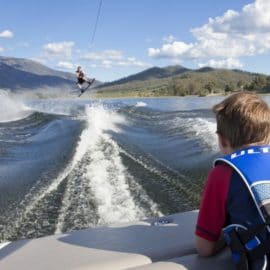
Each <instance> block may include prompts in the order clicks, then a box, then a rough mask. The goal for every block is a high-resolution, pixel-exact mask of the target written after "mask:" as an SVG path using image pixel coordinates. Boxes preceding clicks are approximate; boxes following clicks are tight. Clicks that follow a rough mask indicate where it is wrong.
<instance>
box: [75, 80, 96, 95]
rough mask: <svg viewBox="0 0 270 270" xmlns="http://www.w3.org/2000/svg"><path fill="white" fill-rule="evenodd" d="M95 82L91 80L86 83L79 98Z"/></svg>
mask: <svg viewBox="0 0 270 270" xmlns="http://www.w3.org/2000/svg"><path fill="white" fill-rule="evenodd" d="M94 81H95V78H93V79H92V80H91V81H90V82H87V86H86V87H84V88H81V93H80V94H79V95H78V97H80V96H81V95H82V94H83V93H84V92H85V91H86V90H87V89H88V88H89V87H90V86H91V85H92V84H93V82H94Z"/></svg>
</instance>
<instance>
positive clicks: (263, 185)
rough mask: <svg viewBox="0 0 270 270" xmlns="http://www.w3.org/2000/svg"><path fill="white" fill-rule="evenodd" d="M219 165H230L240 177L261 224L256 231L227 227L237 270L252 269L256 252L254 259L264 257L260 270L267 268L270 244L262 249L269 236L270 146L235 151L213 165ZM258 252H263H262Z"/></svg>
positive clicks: (241, 226) (227, 240) (231, 225)
mask: <svg viewBox="0 0 270 270" xmlns="http://www.w3.org/2000/svg"><path fill="white" fill-rule="evenodd" d="M219 162H224V163H226V164H228V165H230V166H231V167H232V168H233V169H234V170H235V171H236V172H237V173H238V174H239V175H240V176H241V179H242V180H243V182H244V183H245V186H246V187H247V189H248V191H249V194H250V196H251V197H252V200H253V202H254V204H255V206H256V208H257V210H258V216H259V217H260V219H261V224H260V225H259V226H257V227H256V228H247V227H246V226H244V224H230V225H229V226H227V227H226V228H224V236H225V239H226V242H227V244H228V245H229V246H230V247H231V250H232V257H233V260H234V262H235V263H236V266H237V269H250V268H249V264H250V263H249V261H250V260H252V259H253V255H254V254H253V253H256V252H257V253H256V256H254V257H255V258H256V259H258V253H260V252H261V258H263V260H264V262H263V266H262V268H261V269H267V256H266V254H269V252H270V242H267V243H265V246H269V251H268V250H265V249H266V248H265V247H263V248H262V245H261V244H262V243H263V242H264V241H265V239H263V238H265V237H261V235H262V234H264V235H267V238H268V237H270V233H269V232H270V227H269V217H270V145H261V146H252V147H248V148H245V149H242V150H239V151H236V152H234V153H232V154H230V155H227V156H224V157H222V158H217V159H216V160H215V161H214V164H215V165H216V164H217V163H219ZM260 245H261V247H260V248H259V246H260ZM255 249H257V251H255ZM259 249H261V250H263V251H260V252H259ZM251 251H255V252H253V253H252V252H251Z"/></svg>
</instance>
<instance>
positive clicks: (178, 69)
mask: <svg viewBox="0 0 270 270" xmlns="http://www.w3.org/2000/svg"><path fill="white" fill-rule="evenodd" d="M189 70H190V69H188V68H185V67H182V66H180V65H175V66H167V67H164V68H161V67H151V68H149V69H146V70H144V71H141V72H139V73H136V74H133V75H130V76H128V77H125V78H122V79H120V80H116V81H113V82H109V83H105V84H103V85H102V86H100V87H106V86H113V85H119V84H123V83H127V82H133V81H147V80H153V79H162V78H167V77H171V76H175V75H179V74H182V73H184V72H186V71H189Z"/></svg>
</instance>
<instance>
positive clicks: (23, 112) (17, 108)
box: [0, 91, 32, 122]
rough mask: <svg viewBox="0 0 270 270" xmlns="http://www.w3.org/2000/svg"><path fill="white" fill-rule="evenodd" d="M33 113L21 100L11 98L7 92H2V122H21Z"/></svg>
mask: <svg viewBox="0 0 270 270" xmlns="http://www.w3.org/2000/svg"><path fill="white" fill-rule="evenodd" d="M31 113H32V111H31V110H30V109H29V108H28V107H27V106H26V105H25V104H24V103H23V102H22V101H21V100H19V99H16V98H15V97H10V96H9V94H8V93H7V92H6V91H0V122H10V121H16V120H20V119H23V118H25V117H27V116H28V115H30V114H31Z"/></svg>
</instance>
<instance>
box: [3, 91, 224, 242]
mask: <svg viewBox="0 0 270 270" xmlns="http://www.w3.org/2000/svg"><path fill="white" fill-rule="evenodd" d="M222 99H223V97H179V98H151V99H121V100H117V99H114V100H103V101H98V100H80V99H74V100H16V99H14V98H13V99H11V98H9V97H8V96H2V97H1V101H0V103H1V104H0V107H1V109H0V112H1V116H0V242H1V241H6V240H15V239H21V238H31V237H39V236H44V235H49V234H54V233H58V232H66V231H70V230H74V229H80V228H86V227H96V226H100V225H107V224H112V223H115V222H126V221H133V220H138V219H144V218H147V217H153V216H161V215H167V214H172V213H176V212H181V211H186V210H191V209H195V208H197V207H198V204H199V199H200V194H201V191H202V188H203V182H204V180H205V177H206V175H207V171H208V170H209V168H210V167H211V166H212V160H213V158H214V157H216V156H217V155H218V145H217V140H216V134H215V131H216V125H215V119H214V116H213V114H212V112H211V107H212V106H213V105H214V104H215V103H217V102H219V101H220V100H222Z"/></svg>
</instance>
